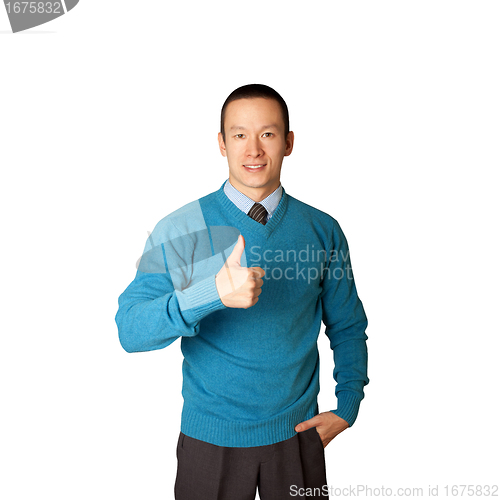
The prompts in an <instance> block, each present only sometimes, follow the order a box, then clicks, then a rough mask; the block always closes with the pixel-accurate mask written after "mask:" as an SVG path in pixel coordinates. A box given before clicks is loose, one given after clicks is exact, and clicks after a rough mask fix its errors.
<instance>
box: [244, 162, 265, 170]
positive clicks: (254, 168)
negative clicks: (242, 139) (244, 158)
mask: <svg viewBox="0 0 500 500" xmlns="http://www.w3.org/2000/svg"><path fill="white" fill-rule="evenodd" d="M266 165H267V163H262V164H260V165H243V166H244V167H245V168H246V169H248V170H260V169H261V168H264V167H265V166H266Z"/></svg>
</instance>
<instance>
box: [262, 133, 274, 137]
mask: <svg viewBox="0 0 500 500" xmlns="http://www.w3.org/2000/svg"><path fill="white" fill-rule="evenodd" d="M266 135H267V136H268V137H271V136H272V135H273V133H272V132H264V136H266Z"/></svg>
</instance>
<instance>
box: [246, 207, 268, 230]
mask: <svg viewBox="0 0 500 500" xmlns="http://www.w3.org/2000/svg"><path fill="white" fill-rule="evenodd" d="M248 216H249V217H251V218H252V219H253V220H256V221H257V222H260V223H261V224H264V225H266V222H267V220H266V219H267V210H266V209H265V208H264V207H263V206H262V205H261V204H260V203H256V204H255V205H254V206H253V207H252V208H251V209H250V212H248Z"/></svg>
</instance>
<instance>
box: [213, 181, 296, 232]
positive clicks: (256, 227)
mask: <svg viewBox="0 0 500 500" xmlns="http://www.w3.org/2000/svg"><path fill="white" fill-rule="evenodd" d="M225 183H226V181H224V183H223V184H222V185H221V187H220V188H219V189H218V190H217V191H216V192H215V195H216V198H217V200H218V201H219V202H220V203H221V205H222V207H223V209H224V211H225V212H226V213H228V214H229V215H231V216H232V217H234V218H235V219H236V220H237V221H238V222H240V223H241V224H242V225H243V226H245V227H246V228H247V229H248V230H250V231H253V232H255V233H259V234H262V235H264V236H265V237H266V238H268V237H269V236H271V234H272V233H273V231H274V229H275V228H276V227H277V226H278V224H279V223H280V222H281V219H282V218H283V216H284V214H285V212H286V209H287V206H288V198H289V197H288V195H287V193H286V191H285V188H283V187H281V199H280V200H279V203H278V206H277V207H276V209H275V210H274V213H273V216H272V217H271V218H270V219H269V220H268V221H267V223H266V224H265V225H263V224H261V223H260V222H257V221H256V220H253V219H252V218H251V217H249V216H248V215H247V214H246V213H245V212H243V211H242V210H241V209H239V208H238V207H237V206H236V205H235V204H234V203H233V202H232V201H231V200H230V199H229V197H228V196H227V194H226V193H225V192H224V185H225Z"/></svg>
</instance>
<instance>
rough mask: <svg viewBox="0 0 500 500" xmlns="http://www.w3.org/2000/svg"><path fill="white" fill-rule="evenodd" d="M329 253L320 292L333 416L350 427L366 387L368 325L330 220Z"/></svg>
mask: <svg viewBox="0 0 500 500" xmlns="http://www.w3.org/2000/svg"><path fill="white" fill-rule="evenodd" d="M333 223H334V226H333V236H332V240H333V241H332V246H331V251H330V252H329V254H328V256H327V257H328V259H327V262H326V265H325V269H324V270H323V271H324V274H323V281H322V287H323V290H322V292H321V300H322V311H323V322H324V324H325V326H326V331H325V333H326V335H327V336H328V338H329V340H330V347H331V349H332V350H333V359H334V364H335V367H334V370H333V378H334V379H335V381H336V382H337V385H336V388H335V395H336V396H337V409H336V410H331V411H332V412H333V413H335V414H336V415H338V416H339V417H341V418H343V419H344V420H345V421H347V422H348V424H349V425H350V426H351V425H353V424H354V421H355V420H356V417H357V415H358V411H359V406H360V403H361V400H362V399H363V397H364V386H365V385H367V384H368V382H369V379H368V376H367V362H368V353H367V347H366V340H367V339H368V337H367V335H366V333H365V330H366V327H367V326H368V320H367V318H366V314H365V311H364V309H363V304H362V303H361V300H360V299H359V297H358V294H357V291H356V285H355V283H354V277H353V274H352V268H351V260H350V256H349V247H348V244H347V240H346V238H345V236H344V233H343V232H342V229H341V228H340V226H339V224H338V222H337V221H336V220H335V219H333Z"/></svg>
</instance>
